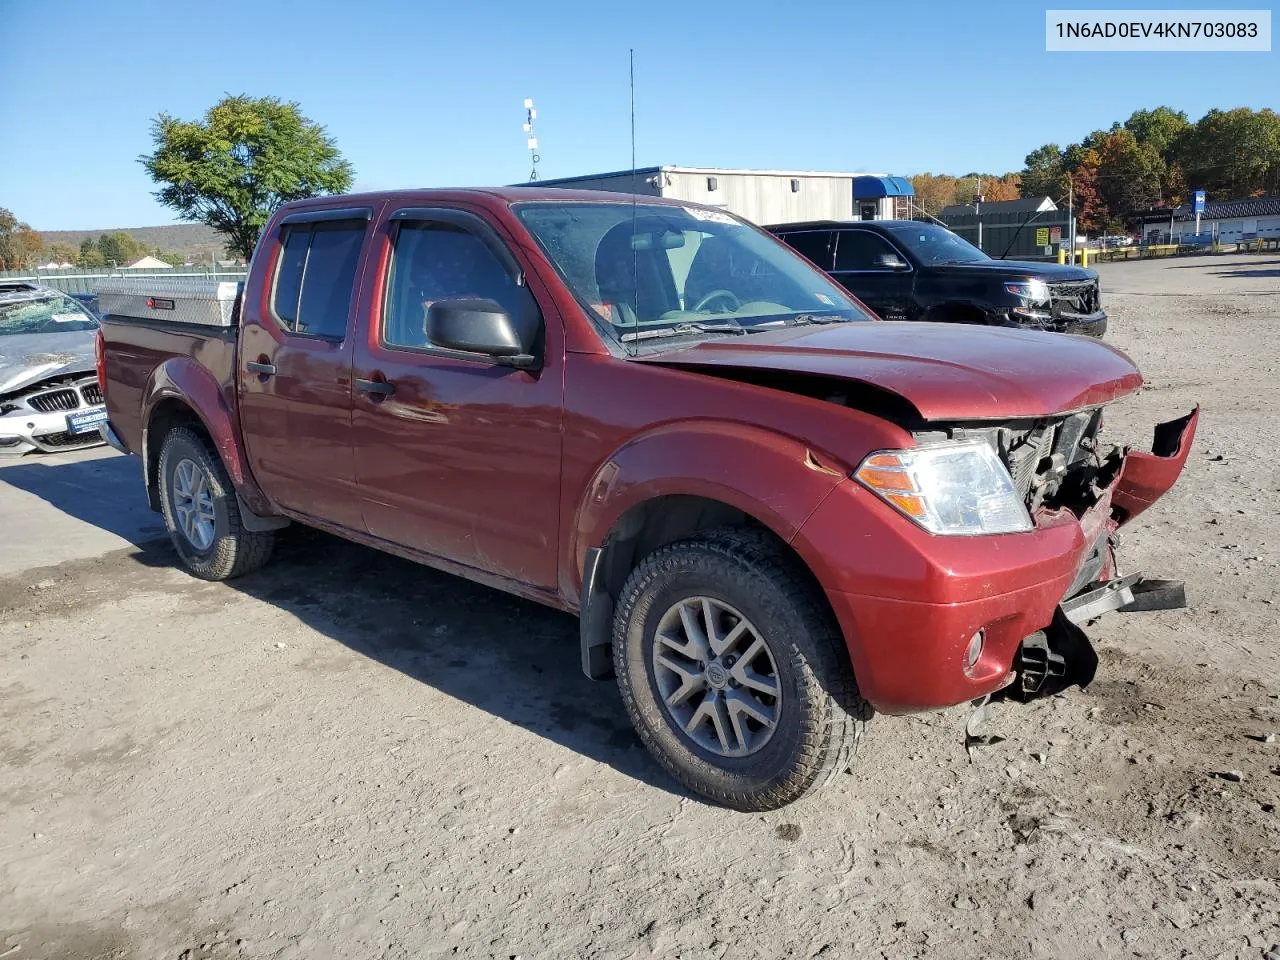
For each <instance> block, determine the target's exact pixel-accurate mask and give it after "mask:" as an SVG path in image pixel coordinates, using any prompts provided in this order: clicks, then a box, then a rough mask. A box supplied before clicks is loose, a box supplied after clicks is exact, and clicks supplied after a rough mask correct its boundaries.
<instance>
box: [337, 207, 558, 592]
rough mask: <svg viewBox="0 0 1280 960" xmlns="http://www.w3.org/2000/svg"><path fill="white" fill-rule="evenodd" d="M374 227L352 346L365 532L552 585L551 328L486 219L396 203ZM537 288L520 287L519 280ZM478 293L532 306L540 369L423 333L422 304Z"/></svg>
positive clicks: (545, 300) (543, 296)
mask: <svg viewBox="0 0 1280 960" xmlns="http://www.w3.org/2000/svg"><path fill="white" fill-rule="evenodd" d="M388 213H389V214H390V215H389V216H388V217H387V218H386V220H385V221H384V223H383V225H382V226H381V227H380V228H379V231H378V240H377V243H378V246H379V250H380V251H381V253H380V255H379V262H380V266H379V268H378V276H377V280H376V282H373V283H370V284H369V286H370V288H371V295H370V297H369V302H368V303H367V304H364V305H362V306H361V313H362V315H364V316H367V317H368V335H367V336H365V337H362V338H361V342H360V344H359V345H358V346H357V348H356V352H355V368H354V369H355V377H356V393H355V402H354V425H355V438H356V439H355V444H356V475H357V479H358V481H359V484H360V492H361V497H362V498H363V503H364V519H365V524H366V526H367V528H368V530H369V532H370V533H372V534H374V535H375V536H378V537H381V538H382V539H384V540H389V541H391V542H393V543H397V544H400V545H402V546H405V547H408V548H410V549H412V550H416V551H421V552H424V553H428V554H431V555H432V556H435V557H439V558H441V559H444V560H449V561H452V562H454V563H460V564H465V565H467V566H471V567H475V568H478V569H481V570H484V571H486V572H488V573H492V574H496V575H499V576H502V577H506V578H509V579H512V580H517V581H520V582H521V583H525V584H530V585H533V586H535V587H541V588H553V587H554V586H555V585H556V583H557V541H556V535H557V530H558V528H559V509H560V448H561V437H560V430H561V419H562V414H561V407H562V369H563V356H564V339H563V329H562V325H561V323H560V320H559V316H558V314H556V313H555V312H554V305H553V303H552V301H551V298H550V296H549V295H547V291H546V290H545V289H544V288H542V287H541V286H540V284H539V281H538V280H537V278H536V277H529V278H526V277H525V276H524V275H523V273H522V272H521V268H520V266H519V264H518V261H517V259H516V257H515V256H514V254H513V253H512V250H511V248H510V247H509V246H508V245H507V243H506V241H505V240H504V238H503V237H501V236H500V235H499V234H498V233H497V231H496V230H495V229H494V227H492V226H491V225H490V224H489V223H487V222H486V221H485V220H483V219H481V218H480V217H479V216H477V215H476V214H474V213H471V212H468V211H465V210H462V209H458V208H442V207H435V208H403V209H399V210H395V211H388ZM531 284H532V285H533V286H534V287H536V289H531V286H530V285H531ZM462 298H482V299H488V300H493V301H494V302H496V303H498V304H500V305H501V306H502V307H503V308H504V309H506V310H507V311H508V312H509V313H514V312H515V311H525V310H533V311H539V312H540V313H541V316H542V319H543V333H542V341H543V342H542V343H541V344H540V345H539V349H540V354H541V360H542V363H541V367H540V368H539V369H537V370H517V369H514V368H512V367H505V366H498V365H496V364H494V363H493V362H492V361H491V360H490V359H489V358H486V357H482V356H479V355H474V354H464V353H460V352H458V351H456V350H447V349H443V348H440V347H437V346H435V345H433V344H432V343H431V342H430V341H429V340H428V339H427V334H426V329H425V319H426V309H427V307H428V306H429V305H430V304H431V303H432V302H434V301H436V300H452V299H462Z"/></svg>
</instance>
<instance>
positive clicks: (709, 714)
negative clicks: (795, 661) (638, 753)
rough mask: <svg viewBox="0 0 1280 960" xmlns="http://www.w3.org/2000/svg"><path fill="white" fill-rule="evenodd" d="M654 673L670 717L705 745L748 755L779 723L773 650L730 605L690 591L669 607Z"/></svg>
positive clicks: (657, 646) (730, 753) (730, 754)
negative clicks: (686, 595)
mask: <svg viewBox="0 0 1280 960" xmlns="http://www.w3.org/2000/svg"><path fill="white" fill-rule="evenodd" d="M653 673H654V678H655V679H656V681H657V685H658V691H659V693H660V699H661V700H662V703H663V706H664V707H665V709H666V711H667V713H668V715H669V716H670V718H671V719H672V721H674V723H675V725H676V726H677V727H678V728H679V729H680V730H682V731H684V734H685V735H686V736H687V737H689V739H691V740H692V741H693V742H694V743H696V744H697V745H698V746H700V747H702V749H704V750H707V751H709V752H711V753H714V754H716V755H718V756H722V757H745V756H749V755H750V754H753V753H755V752H756V751H757V750H760V749H761V748H762V747H764V745H765V744H766V743H768V742H769V740H770V738H771V737H772V736H773V733H774V730H776V729H777V726H778V719H779V717H780V716H781V710H782V686H781V684H780V683H779V680H778V667H777V664H776V663H775V662H774V659H773V651H771V650H770V649H769V645H768V643H767V642H766V641H765V639H764V637H763V636H761V634H760V633H759V631H758V630H756V628H755V627H754V626H753V625H752V623H751V621H749V620H748V619H747V618H746V617H744V616H743V615H742V614H741V613H740V612H739V611H737V610H735V609H734V608H733V607H731V606H729V605H728V604H727V603H724V602H722V601H720V600H714V599H712V598H710V597H689V598H686V599H684V600H681V601H680V602H679V603H676V604H674V605H673V606H672V607H671V608H670V609H669V610H667V612H666V613H665V614H663V616H662V619H661V620H660V621H659V622H658V629H657V633H656V635H655V637H654V643H653Z"/></svg>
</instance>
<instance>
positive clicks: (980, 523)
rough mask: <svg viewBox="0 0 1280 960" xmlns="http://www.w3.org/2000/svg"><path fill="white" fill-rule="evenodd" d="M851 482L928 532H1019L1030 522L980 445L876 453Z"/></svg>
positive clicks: (996, 462)
mask: <svg viewBox="0 0 1280 960" xmlns="http://www.w3.org/2000/svg"><path fill="white" fill-rule="evenodd" d="M853 477H854V479H855V480H857V481H858V482H859V483H861V484H862V485H863V486H864V487H866V488H867V489H868V490H870V491H871V492H872V493H874V494H876V495H877V496H878V497H880V498H881V499H882V500H884V501H885V502H886V503H888V504H889V505H890V506H892V507H894V508H895V509H896V510H898V511H899V512H900V513H902V514H903V515H904V516H906V517H908V518H909V519H911V520H913V521H915V522H916V523H918V524H919V525H920V526H922V527H924V529H926V530H928V531H929V532H930V533H936V534H945V535H952V536H977V535H980V534H992V533H1024V532H1026V531H1028V530H1030V529H1032V523H1031V517H1030V516H1029V515H1028V513H1027V508H1026V507H1025V506H1024V505H1023V502H1022V498H1021V497H1020V496H1019V495H1018V491H1017V490H1016V489H1015V487H1014V485H1013V478H1012V477H1010V476H1009V471H1008V469H1007V468H1006V467H1005V465H1004V464H1003V463H1001V462H1000V458H999V456H997V455H996V453H995V451H994V450H992V449H991V446H990V444H988V443H987V442H986V441H985V440H962V441H958V442H947V443H936V444H929V445H926V446H920V447H912V448H911V449H908V450H882V451H879V452H878V453H873V454H871V455H870V456H869V457H867V458H866V459H865V460H864V461H862V465H861V466H860V467H858V469H857V470H856V471H855V472H854V474H853Z"/></svg>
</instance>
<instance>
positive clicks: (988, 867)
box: [0, 256, 1280, 960]
mask: <svg viewBox="0 0 1280 960" xmlns="http://www.w3.org/2000/svg"><path fill="white" fill-rule="evenodd" d="M1101 272H1102V276H1103V285H1104V291H1105V292H1104V305H1105V306H1106V307H1107V309H1108V311H1109V312H1110V313H1111V316H1112V324H1111V332H1110V334H1109V339H1110V341H1111V342H1113V343H1115V344H1116V345H1118V346H1119V347H1121V348H1122V349H1124V350H1126V351H1128V352H1129V353H1130V354H1131V355H1132V356H1133V358H1134V359H1135V360H1136V361H1137V362H1138V364H1139V365H1140V366H1141V367H1142V369H1143V370H1144V372H1145V373H1146V375H1147V378H1148V386H1147V388H1146V389H1145V390H1144V391H1143V392H1142V394H1141V395H1140V396H1138V397H1137V398H1135V399H1133V400H1131V401H1129V402H1128V403H1125V404H1122V405H1121V406H1119V407H1114V408H1111V410H1109V411H1108V413H1107V423H1106V433H1107V435H1109V436H1110V437H1112V438H1122V439H1125V440H1131V441H1133V442H1134V443H1138V444H1142V445H1144V446H1145V445H1146V444H1147V443H1148V442H1149V438H1150V427H1151V425H1152V424H1153V423H1154V422H1155V421H1157V420H1163V419H1170V418H1173V417H1175V416H1179V415H1181V414H1182V413H1185V412H1186V411H1187V410H1188V409H1189V408H1190V407H1191V406H1192V405H1193V404H1194V403H1196V402H1199V403H1201V404H1202V405H1203V408H1204V413H1203V420H1202V424H1201V428H1200V435H1199V437H1198V439H1197V442H1196V445H1195V448H1194V450H1193V453H1192V456H1191V458H1190V460H1189V462H1188V464H1187V470H1186V473H1185V474H1184V476H1183V478H1182V481H1181V483H1180V484H1179V486H1178V487H1176V488H1175V489H1174V491H1173V492H1172V493H1171V494H1170V495H1169V496H1168V497H1167V498H1166V499H1165V500H1164V501H1162V502H1161V504H1159V505H1158V506H1157V507H1156V508H1155V509H1153V510H1152V511H1150V512H1149V513H1148V514H1146V515H1145V516H1143V517H1142V518H1141V519H1140V520H1138V521H1137V522H1136V524H1135V527H1134V529H1133V530H1132V532H1131V533H1127V534H1126V536H1125V537H1124V540H1123V542H1122V545H1121V548H1122V554H1121V560H1122V563H1123V564H1124V566H1125V569H1127V570H1139V569H1140V570H1143V571H1145V572H1147V573H1149V574H1151V575H1155V576H1167V577H1179V578H1183V579H1185V580H1186V581H1187V585H1188V594H1189V597H1190V602H1191V608H1190V609H1188V610H1179V611H1165V612H1160V613H1147V614H1135V615H1129V616H1113V617H1110V618H1108V619H1105V620H1103V621H1101V622H1100V623H1099V624H1097V625H1095V626H1094V627H1093V628H1092V629H1091V633H1092V635H1093V637H1094V639H1095V642H1096V644H1097V646H1098V648H1099V652H1100V656H1101V659H1102V665H1101V667H1100V670H1099V674H1098V679H1097V680H1096V681H1095V683H1094V684H1093V685H1092V686H1091V687H1090V688H1089V690H1088V691H1087V692H1082V691H1079V690H1073V691H1070V692H1069V693H1067V694H1064V695H1062V696H1058V697H1054V698H1051V699H1049V700H1045V701H1041V702H1039V703H1036V704H1033V705H1030V706H1026V707H1014V706H1002V707H1001V708H1000V710H999V711H998V712H997V714H996V716H995V718H994V719H993V721H992V722H991V724H990V725H989V728H988V732H989V733H992V734H997V735H999V736H1000V737H1003V738H1004V739H1003V740H1002V741H1000V742H997V743H993V744H992V745H990V746H987V747H984V748H982V749H979V750H975V751H974V755H973V758H972V761H970V759H969V758H968V757H967V756H966V754H965V751H964V749H963V744H962V740H963V725H964V720H965V712H964V711H963V710H953V711H948V712H946V713H941V714H931V715H924V716H917V717H910V718H879V719H877V720H875V721H873V723H872V724H871V726H870V729H869V733H868V737H867V739H866V740H865V741H864V744H863V746H862V749H861V751H860V753H859V755H858V758H857V762H856V763H855V765H854V766H853V768H852V769H851V771H850V772H849V773H848V774H847V775H843V776H841V777H840V778H839V780H838V781H837V782H835V783H834V784H833V786H832V787H831V788H829V789H827V790H826V791H825V792H823V793H821V794H819V795H818V796H817V797H815V798H813V799H811V800H808V801H806V802H804V803H801V804H797V805H795V806H792V807H790V808H788V809H785V810H782V811H778V812H775V813H771V814H767V815H746V814H737V813H732V812H728V811H725V810H722V809H718V808H715V807H711V806H707V805H705V804H703V803H701V802H700V801H698V800H697V799H695V798H693V797H690V796H687V795H684V794H683V793H682V792H681V791H680V789H679V788H678V787H677V786H676V785H675V784H674V783H673V782H671V781H670V780H668V779H666V778H665V777H664V776H663V775H662V774H661V773H660V772H659V771H658V769H657V767H656V765H655V764H654V763H652V762H650V760H649V759H648V756H647V754H645V753H644V751H643V750H642V749H641V748H640V746H639V745H638V742H637V740H636V738H635V736H634V735H633V733H632V731H631V729H630V726H629V725H628V723H627V720H626V717H625V715H624V713H623V710H622V708H621V705H620V703H619V702H618V698H617V694H616V690H615V689H614V688H613V687H612V686H610V685H597V684H592V683H591V682H589V681H588V680H586V679H585V678H583V676H582V675H581V673H580V672H579V670H578V665H577V663H578V652H577V637H576V629H577V627H576V622H575V621H573V620H572V619H571V618H569V617H566V616H564V615H561V614H558V613H554V612H551V611H547V610H544V609H542V608H540V607H537V606H534V605H531V604H528V603H525V602H522V601H518V600H514V599H510V598H508V597H505V596H503V595H501V594H498V593H495V592H491V591H489V590H486V589H484V588H481V587H478V586H474V585H471V584H469V583H466V582H463V581H461V580H456V579H453V578H450V577H447V576H444V575H440V574H436V573H433V572H431V571H428V570H425V569H422V568H418V567H415V566H413V565H411V564H408V563H404V562H401V561H398V560H395V559H392V558H389V557H385V556H382V555H380V554H377V553H374V552H371V551H368V550H365V549H363V548H359V547H355V546H352V545H349V544H346V543H344V542H342V541H339V540H335V539H332V538H329V537H325V536H323V535H320V534H314V533H309V532H305V531H294V532H291V534H290V535H289V536H288V537H287V539H286V541H285V543H284V545H283V546H282V548H281V549H280V551H279V556H278V559H277V560H276V561H275V562H274V563H273V564H272V565H271V566H270V567H269V568H268V569H267V570H265V571H263V572H262V573H260V574H257V575H254V576H251V577H247V578H244V579H243V580H240V581H237V582H235V583H234V584H226V585H220V584H207V583H203V582H200V581H196V580H193V579H191V578H190V577H187V576H185V575H184V574H182V573H180V572H179V571H178V570H176V569H174V568H173V566H172V563H173V557H172V554H171V550H170V548H169V546H168V544H167V542H157V541H156V534H157V531H158V530H159V527H158V525H157V523H156V520H155V518H154V517H153V516H152V515H151V514H149V513H148V512H147V511H146V509H145V504H144V503H143V494H142V489H141V485H140V482H139V479H138V475H137V471H138V466H137V463H136V461H132V460H130V459H128V458H122V457H116V456H113V455H106V454H95V455H93V456H83V455H81V456H66V457H58V458H54V457H47V458H34V457H28V458H26V459H24V460H22V461H21V462H20V463H17V464H13V463H10V464H8V465H6V466H3V467H0V530H2V531H3V536H4V548H3V552H2V553H0V958H5V960H24V958H33V957H39V958H49V960H55V958H77V960H80V958H103V960H106V958H112V960H115V958H130V960H133V958H152V957H154V958H171V960H179V958H182V960H214V958H217V960H223V958H240V957H246V958H248V957H254V958H258V957H277V958H286V957H291V958H306V960H311V958H325V957H341V958H353V957H406V958H407V957H412V958H425V957H437V956H440V957H453V956H461V957H500V958H504V960H506V958H511V957H514V956H522V957H525V958H533V957H556V958H562V957H715V958H721V957H729V958H746V957H756V956H766V957H773V956H778V957H803V958H809V957H816V956H827V957H833V958H834V957H859V958H863V957H880V956H884V957H891V958H897V957H925V956H928V957H938V956H945V957H1006V956H1008V957H1015V956H1016V957H1027V956H1031V957H1054V958H1062V957H1077V956H1088V957H1098V956H1106V957H1114V956H1126V957H1129V956H1132V957H1161V958H1164V957H1179V956H1181V957H1196V958H1201V957H1244V958H1253V960H1256V958H1262V957H1263V956H1264V955H1267V951H1268V950H1270V949H1272V948H1273V946H1274V945H1276V944H1280V814H1278V813H1277V812H1276V804H1277V803H1280V797H1278V794H1280V648H1278V647H1277V644H1276V639H1275V638H1276V632H1277V631H1276V627H1277V623H1278V622H1280V595H1278V594H1280V591H1277V587H1276V582H1277V576H1278V575H1280V521H1278V520H1277V515H1278V514H1280V509H1278V508H1280V472H1278V468H1277V464H1278V463H1280V432H1277V429H1276V422H1277V420H1276V417H1277V411H1280V360H1278V359H1277V357H1278V356H1280V351H1278V350H1277V346H1276V344H1277V342H1280V259H1278V258H1275V257H1273V256H1236V257H1226V256H1224V257H1218V258H1212V259H1184V260H1179V261H1167V262H1147V263H1132V264H1120V263H1118V264H1105V265H1103V267H1102V268H1101ZM1268 738H1269V739H1270V742H1268ZM1276 955H1277V956H1280V947H1276Z"/></svg>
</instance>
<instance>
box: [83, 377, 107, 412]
mask: <svg viewBox="0 0 1280 960" xmlns="http://www.w3.org/2000/svg"><path fill="white" fill-rule="evenodd" d="M80 396H82V397H84V402H85V403H87V404H88V405H89V406H91V407H96V406H98V405H99V404H100V403H102V388H101V387H99V386H98V384H97V383H96V382H94V383H89V384H86V385H85V386H83V387H81V388H80Z"/></svg>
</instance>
